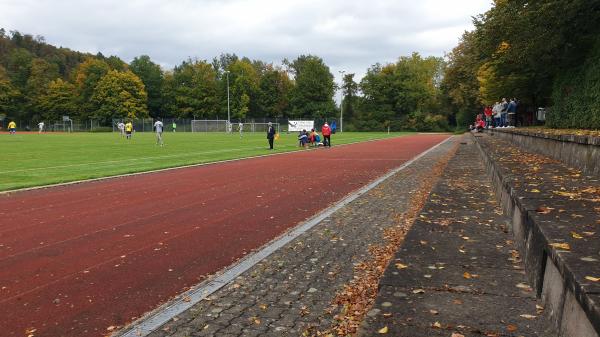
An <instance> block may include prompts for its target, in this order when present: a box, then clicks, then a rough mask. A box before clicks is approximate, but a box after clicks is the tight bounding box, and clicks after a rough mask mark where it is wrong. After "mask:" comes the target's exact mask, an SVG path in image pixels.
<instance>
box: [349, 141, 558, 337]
mask: <svg viewBox="0 0 600 337" xmlns="http://www.w3.org/2000/svg"><path fill="white" fill-rule="evenodd" d="M508 221H509V220H508V219H507V218H506V217H505V216H504V215H503V214H502V211H501V209H500V208H499V206H498V201H497V200H496V199H495V197H494V194H493V192H492V189H491V183H490V178H489V177H488V176H487V175H486V173H485V170H484V167H483V164H482V161H481V158H480V157H479V152H478V150H477V148H476V147H475V144H473V142H472V138H470V137H466V138H464V139H463V143H461V146H460V147H459V149H458V151H457V153H456V155H455V156H454V158H452V160H451V161H450V162H449V164H448V166H447V169H446V170H445V172H444V174H443V175H442V177H441V179H440V181H439V183H438V184H437V186H436V187H435V188H434V189H433V191H432V194H431V196H430V199H429V200H428V202H427V204H426V205H425V207H424V208H423V210H422V211H421V214H420V215H419V218H418V220H417V221H416V222H415V224H414V225H413V226H412V229H411V230H410V232H409V233H408V234H407V236H406V238H405V242H404V244H403V245H402V246H401V249H400V250H399V251H398V252H397V253H396V256H395V259H394V261H392V262H391V263H390V264H389V266H388V268H387V270H386V271H385V274H384V277H383V278H382V280H381V282H380V290H379V294H378V297H377V300H376V303H375V305H374V307H373V309H372V310H371V311H370V312H369V315H368V317H367V319H366V321H365V322H364V324H363V325H362V327H361V331H360V335H362V336H372V335H377V334H381V333H388V334H389V335H391V336H406V337H421V336H454V337H460V336H489V337H491V336H555V335H556V334H555V333H554V332H553V331H551V329H550V326H551V324H549V321H548V320H547V319H546V318H544V317H543V315H542V313H543V308H542V307H541V306H540V303H539V301H538V300H536V298H535V293H534V291H533V290H532V289H531V287H530V286H529V285H528V284H527V281H526V279H527V278H526V276H525V272H524V268H523V263H522V261H521V258H520V254H519V252H518V251H517V250H516V248H515V243H514V240H513V238H512V235H511V234H509V230H508V228H509V225H508Z"/></svg>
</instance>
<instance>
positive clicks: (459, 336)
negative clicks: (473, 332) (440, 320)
mask: <svg viewBox="0 0 600 337" xmlns="http://www.w3.org/2000/svg"><path fill="white" fill-rule="evenodd" d="M450 337H465V335H463V334H460V333H458V332H453V333H452V335H451V336H450Z"/></svg>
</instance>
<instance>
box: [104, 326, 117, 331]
mask: <svg viewBox="0 0 600 337" xmlns="http://www.w3.org/2000/svg"><path fill="white" fill-rule="evenodd" d="M116 328H117V327H116V326H114V325H111V326H109V327H108V328H106V331H113V330H114V329H116Z"/></svg>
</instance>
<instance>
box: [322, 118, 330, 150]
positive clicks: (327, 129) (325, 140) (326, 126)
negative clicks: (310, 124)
mask: <svg viewBox="0 0 600 337" xmlns="http://www.w3.org/2000/svg"><path fill="white" fill-rule="evenodd" d="M321 134H323V146H328V147H331V128H330V127H329V124H327V122H325V124H324V125H323V127H322V128H321Z"/></svg>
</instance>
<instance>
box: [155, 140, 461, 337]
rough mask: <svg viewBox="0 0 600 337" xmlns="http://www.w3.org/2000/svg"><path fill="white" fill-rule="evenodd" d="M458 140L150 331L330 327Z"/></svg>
mask: <svg viewBox="0 0 600 337" xmlns="http://www.w3.org/2000/svg"><path fill="white" fill-rule="evenodd" d="M456 145H457V139H456V138H455V139H453V140H451V141H449V142H446V143H445V144H443V145H442V146H440V147H438V148H436V149H434V150H433V151H431V152H430V153H429V154H427V155H426V156H424V157H422V158H421V159H419V160H418V161H416V162H414V163H413V164H411V165H410V166H409V167H407V168H406V169H404V170H403V171H400V172H399V173H397V174H396V175H394V176H393V177H391V178H389V179H387V180H386V181H384V182H383V183H382V184H380V185H379V186H378V187H376V188H374V189H373V190H371V191H370V192H368V193H366V194H365V195H363V196H361V197H360V198H358V199H356V200H355V201H354V202H352V203H350V204H348V205H347V206H345V207H344V208H343V209H341V210H340V211H338V212H336V213H334V214H333V215H332V216H330V217H328V218H326V219H325V220H323V221H322V222H321V223H320V224H318V225H316V226H315V227H313V228H312V229H311V230H309V231H308V232H306V233H305V234H303V235H301V236H300V237H298V238H297V239H296V240H294V241H292V242H291V243H290V244H288V245H287V246H286V247H284V248H282V249H280V250H279V251H277V252H275V253H273V254H272V255H270V256H269V257H268V258H266V259H265V260H263V261H262V262H261V263H259V264H258V265H256V266H254V267H253V268H251V269H250V270H248V271H247V272H246V273H244V274H242V275H241V276H240V277H238V278H237V279H235V280H234V281H233V282H232V283H230V284H229V285H228V286H226V287H224V288H222V289H221V290H219V291H217V292H216V293H214V294H212V295H211V296H210V297H209V298H208V300H204V301H201V302H199V303H198V304H196V305H195V306H194V307H192V308H191V309H190V310H188V311H187V312H185V313H183V314H181V315H179V316H178V317H176V318H174V319H173V320H172V321H170V322H169V323H167V324H165V325H164V326H162V327H161V328H160V329H158V330H157V331H155V332H154V333H152V334H151V336H153V337H158V336H172V337H184V336H301V335H314V334H317V332H318V331H326V330H328V329H330V328H331V327H332V326H333V325H335V324H336V322H338V320H337V319H336V318H339V314H340V313H341V312H342V311H343V310H344V307H343V306H336V305H332V303H333V302H334V299H335V297H336V293H338V292H339V291H340V290H342V289H344V285H346V284H348V283H349V282H351V281H352V280H353V279H354V277H355V275H356V274H355V270H354V269H355V268H354V267H357V266H359V265H360V263H364V262H366V261H369V260H370V259H371V258H372V256H371V252H372V251H373V248H374V247H377V246H379V245H382V244H383V243H385V241H386V234H385V233H386V230H389V229H391V228H394V227H396V226H399V224H398V221H400V219H401V218H402V216H403V214H404V213H406V212H408V211H409V209H410V207H411V205H412V202H413V199H414V196H415V195H416V194H419V193H422V189H423V188H424V187H426V186H427V183H428V182H429V183H430V184H431V181H432V180H433V179H435V175H434V174H433V173H432V172H433V171H435V170H433V169H434V168H436V167H437V169H438V170H440V169H441V165H442V164H443V163H440V162H443V159H444V156H445V155H447V154H448V153H449V151H451V149H452V148H453V147H454V146H456Z"/></svg>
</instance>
